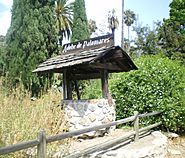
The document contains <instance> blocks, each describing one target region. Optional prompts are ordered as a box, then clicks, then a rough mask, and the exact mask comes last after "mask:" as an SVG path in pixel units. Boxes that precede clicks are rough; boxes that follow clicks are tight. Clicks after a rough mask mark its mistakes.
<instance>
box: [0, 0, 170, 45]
mask: <svg viewBox="0 0 185 158" xmlns="http://www.w3.org/2000/svg"><path fill="white" fill-rule="evenodd" d="M171 1H172V0H125V10H126V9H131V10H133V11H134V12H135V14H137V15H139V21H140V22H142V25H143V26H145V25H147V24H148V25H149V26H150V27H152V26H153V21H157V20H160V21H162V20H163V18H168V17H169V7H168V6H169V4H170V2H171ZM12 2H13V0H0V35H6V32H7V29H8V27H9V25H10V20H11V13H10V10H11V5H12ZM85 2H86V12H87V15H88V18H89V19H90V18H91V19H93V20H95V21H97V25H98V26H99V28H101V27H102V28H106V25H107V14H108V11H110V10H112V9H113V8H114V9H115V10H116V15H117V16H118V19H119V21H120V24H121V3H122V0H85ZM120 28H121V26H120V27H119V29H118V30H117V31H116V34H120V30H121V29H120ZM125 30H127V28H126V27H125ZM105 31H109V30H105ZM125 34H127V32H126V31H125ZM125 36H126V35H125ZM118 43H119V42H118Z"/></svg>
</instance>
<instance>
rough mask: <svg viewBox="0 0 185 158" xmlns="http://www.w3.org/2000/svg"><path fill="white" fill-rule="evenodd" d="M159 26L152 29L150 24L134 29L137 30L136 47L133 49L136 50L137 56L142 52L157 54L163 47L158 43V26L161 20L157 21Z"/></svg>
mask: <svg viewBox="0 0 185 158" xmlns="http://www.w3.org/2000/svg"><path fill="white" fill-rule="evenodd" d="M156 25H157V27H156V29H154V30H151V29H150V27H149V26H141V25H138V26H135V27H133V31H135V32H136V38H135V40H134V47H132V49H131V51H134V54H136V56H140V55H141V54H157V53H158V52H160V50H161V48H160V46H159V45H158V42H159V41H158V28H159V26H160V22H158V23H156Z"/></svg>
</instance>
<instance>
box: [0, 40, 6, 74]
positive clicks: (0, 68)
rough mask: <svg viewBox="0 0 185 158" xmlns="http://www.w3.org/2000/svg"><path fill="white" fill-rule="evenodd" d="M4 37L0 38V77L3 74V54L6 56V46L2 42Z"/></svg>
mask: <svg viewBox="0 0 185 158" xmlns="http://www.w3.org/2000/svg"><path fill="white" fill-rule="evenodd" d="M4 41H5V40H4V37H2V38H0V76H2V75H4V74H5V65H6V63H5V54H6V46H5V42H4Z"/></svg>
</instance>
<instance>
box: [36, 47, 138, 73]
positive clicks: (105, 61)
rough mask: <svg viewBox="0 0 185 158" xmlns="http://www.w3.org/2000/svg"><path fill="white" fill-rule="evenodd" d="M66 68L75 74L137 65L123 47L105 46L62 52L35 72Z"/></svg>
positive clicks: (61, 70) (121, 69)
mask: <svg viewBox="0 0 185 158" xmlns="http://www.w3.org/2000/svg"><path fill="white" fill-rule="evenodd" d="M65 69H68V70H70V71H71V73H74V74H90V73H97V72H99V70H101V69H106V70H107V71H108V72H127V71H130V70H134V69H137V67H136V66H135V64H134V63H133V62H132V60H131V59H130V57H129V56H128V55H127V53H126V52H125V51H123V49H121V47H119V46H109V47H106V46H103V47H101V48H96V49H89V50H81V49H80V50H76V51H70V52H66V53H62V54H61V55H58V56H56V57H53V58H50V59H48V60H47V61H45V62H43V63H42V64H40V65H39V66H38V68H37V69H35V70H34V71H33V72H38V73H39V72H41V73H43V72H63V70H65Z"/></svg>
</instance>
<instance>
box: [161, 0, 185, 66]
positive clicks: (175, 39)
mask: <svg viewBox="0 0 185 158" xmlns="http://www.w3.org/2000/svg"><path fill="white" fill-rule="evenodd" d="M159 40H160V44H161V45H162V47H163V48H164V49H165V53H166V55H167V56H168V57H172V58H178V59H180V60H181V61H182V62H183V63H184V64H185V46H184V43H185V2H184V1H182V0H173V1H172V2H171V3H170V17H169V19H167V20H164V24H163V25H162V26H161V28H160V30H159Z"/></svg>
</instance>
